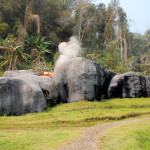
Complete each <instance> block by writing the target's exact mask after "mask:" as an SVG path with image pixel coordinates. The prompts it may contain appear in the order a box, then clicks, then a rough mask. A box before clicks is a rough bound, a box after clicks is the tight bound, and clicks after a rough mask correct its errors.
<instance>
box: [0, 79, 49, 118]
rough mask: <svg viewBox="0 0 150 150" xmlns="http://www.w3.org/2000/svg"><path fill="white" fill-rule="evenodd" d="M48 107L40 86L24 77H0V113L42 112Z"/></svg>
mask: <svg viewBox="0 0 150 150" xmlns="http://www.w3.org/2000/svg"><path fill="white" fill-rule="evenodd" d="M46 108H47V104H46V100H45V97H44V94H43V92H42V91H41V88H40V86H37V85H36V84H33V83H32V82H29V81H26V80H23V79H14V78H0V115H21V114H25V113H34V112H42V111H44V110H45V109H46Z"/></svg>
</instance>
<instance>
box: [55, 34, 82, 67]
mask: <svg viewBox="0 0 150 150" xmlns="http://www.w3.org/2000/svg"><path fill="white" fill-rule="evenodd" d="M58 49H59V54H60V55H59V57H58V59H57V61H56V66H57V65H62V64H63V63H65V62H68V61H69V60H71V59H72V58H75V57H78V56H80V55H81V53H82V50H81V44H80V41H79V40H78V39H77V38H76V37H74V36H72V37H71V38H70V41H69V42H62V43H60V44H59V46H58Z"/></svg>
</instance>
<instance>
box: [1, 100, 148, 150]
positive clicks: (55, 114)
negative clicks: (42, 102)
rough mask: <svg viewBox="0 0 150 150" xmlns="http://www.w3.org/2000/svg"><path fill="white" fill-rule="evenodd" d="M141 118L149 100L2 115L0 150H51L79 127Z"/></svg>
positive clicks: (83, 103) (78, 132)
mask: <svg viewBox="0 0 150 150" xmlns="http://www.w3.org/2000/svg"><path fill="white" fill-rule="evenodd" d="M144 116H150V98H137V99H111V100H102V101H100V102H87V101H80V102H77V103H68V104H60V105H57V106H55V107H52V108H49V109H48V110H47V111H45V112H43V113H33V114H26V115H22V116H2V117H0V150H1V149H2V150H3V149H4V150H7V149H19V150H20V149H23V150H25V149H51V150H52V149H55V148H57V147H58V146H60V145H62V144H64V143H65V142H64V141H67V142H68V141H72V140H74V139H76V138H79V136H80V135H81V130H82V127H85V126H92V125H96V124H101V123H104V122H112V121H117V120H122V119H131V118H135V117H144ZM8 133H9V134H8ZM53 139H54V140H53ZM19 143H20V144H19ZM13 146H15V147H13Z"/></svg>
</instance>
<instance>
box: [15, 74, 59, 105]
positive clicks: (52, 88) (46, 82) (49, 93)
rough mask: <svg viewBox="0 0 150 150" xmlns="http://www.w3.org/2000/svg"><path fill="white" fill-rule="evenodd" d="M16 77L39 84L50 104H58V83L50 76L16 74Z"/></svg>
mask: <svg viewBox="0 0 150 150" xmlns="http://www.w3.org/2000/svg"><path fill="white" fill-rule="evenodd" d="M15 78H16V79H23V80H25V81H28V82H31V83H33V84H35V85H37V86H39V87H40V89H41V91H42V92H43V94H44V97H45V99H46V102H47V104H48V105H49V106H54V105H56V104H58V91H57V88H56V84H55V82H54V80H53V79H52V78H50V77H49V76H37V75H28V74H24V75H19V76H16V77H15Z"/></svg>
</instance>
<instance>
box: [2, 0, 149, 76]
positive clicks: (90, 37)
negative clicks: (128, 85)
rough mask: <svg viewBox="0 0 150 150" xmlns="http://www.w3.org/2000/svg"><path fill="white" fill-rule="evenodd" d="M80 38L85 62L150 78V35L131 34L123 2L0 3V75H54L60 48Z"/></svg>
mask: <svg viewBox="0 0 150 150" xmlns="http://www.w3.org/2000/svg"><path fill="white" fill-rule="evenodd" d="M72 35H74V36H77V37H78V38H79V39H80V41H81V43H82V48H83V54H82V55H83V57H85V58H88V59H90V60H93V61H96V62H98V63H100V64H101V65H102V66H103V67H104V68H106V69H108V70H111V71H114V72H118V73H124V72H127V71H135V72H138V73H141V74H144V75H149V76H150V29H149V30H147V31H146V32H145V34H144V35H141V34H138V33H132V32H130V31H129V22H128V18H127V16H126V12H124V10H123V9H122V7H121V6H120V4H119V1H118V0H112V1H111V2H110V4H109V5H108V6H107V7H106V6H105V4H103V3H100V4H98V5H95V4H92V2H91V1H89V0H43V1H41V0H7V1H6V0H0V75H3V72H4V71H6V70H15V69H30V68H32V69H35V70H42V71H53V69H54V64H55V61H56V59H57V56H58V50H57V47H58V44H59V43H60V42H62V41H68V39H69V38H70V37H71V36H72Z"/></svg>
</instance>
